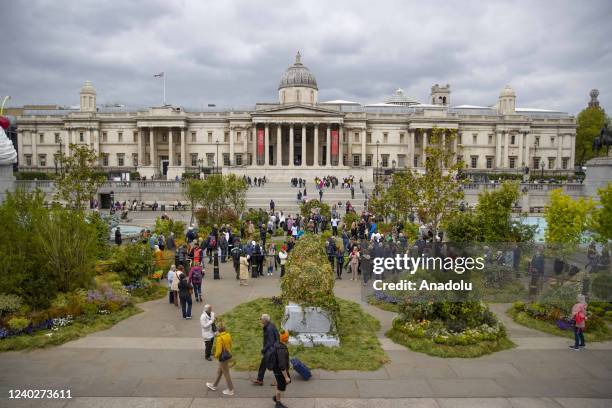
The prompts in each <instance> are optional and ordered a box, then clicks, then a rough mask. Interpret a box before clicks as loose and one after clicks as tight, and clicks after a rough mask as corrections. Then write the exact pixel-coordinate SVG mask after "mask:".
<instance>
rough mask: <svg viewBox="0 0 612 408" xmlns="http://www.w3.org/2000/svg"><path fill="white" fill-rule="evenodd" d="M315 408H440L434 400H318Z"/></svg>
mask: <svg viewBox="0 0 612 408" xmlns="http://www.w3.org/2000/svg"><path fill="white" fill-rule="evenodd" d="M291 408H293V406H292V407H291ZM315 408H439V406H438V404H437V403H436V401H435V400H434V399H433V398H397V399H388V398H387V399H385V398H371V399H353V398H351V399H338V398H333V399H326V398H317V399H316V400H315Z"/></svg>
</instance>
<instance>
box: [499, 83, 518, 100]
mask: <svg viewBox="0 0 612 408" xmlns="http://www.w3.org/2000/svg"><path fill="white" fill-rule="evenodd" d="M499 96H500V98H503V97H504V96H514V97H516V93H514V89H512V88H510V85H506V86H505V87H504V89H502V90H501V93H500V94H499Z"/></svg>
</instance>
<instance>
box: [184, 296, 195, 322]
mask: <svg viewBox="0 0 612 408" xmlns="http://www.w3.org/2000/svg"><path fill="white" fill-rule="evenodd" d="M192 302H193V301H192V300H191V296H189V297H186V298H184V297H182V298H181V309H182V311H183V319H184V318H185V317H191V304H192Z"/></svg>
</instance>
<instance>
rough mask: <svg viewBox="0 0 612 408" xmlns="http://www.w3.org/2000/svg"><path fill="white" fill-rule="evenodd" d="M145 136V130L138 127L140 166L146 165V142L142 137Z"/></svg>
mask: <svg viewBox="0 0 612 408" xmlns="http://www.w3.org/2000/svg"><path fill="white" fill-rule="evenodd" d="M143 137H144V132H143V131H142V129H138V167H140V166H143V165H144V149H143V146H144V143H143V140H142V138H143Z"/></svg>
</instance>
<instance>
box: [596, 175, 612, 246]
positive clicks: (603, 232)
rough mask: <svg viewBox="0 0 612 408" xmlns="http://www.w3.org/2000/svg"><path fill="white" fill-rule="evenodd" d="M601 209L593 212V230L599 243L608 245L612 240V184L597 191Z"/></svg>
mask: <svg viewBox="0 0 612 408" xmlns="http://www.w3.org/2000/svg"><path fill="white" fill-rule="evenodd" d="M597 192H598V193H599V207H598V208H596V209H595V210H594V211H593V225H592V230H593V232H595V234H596V237H597V239H598V241H600V242H602V243H608V242H609V241H611V240H612V183H608V185H607V186H606V187H604V188H600V189H599V190H597Z"/></svg>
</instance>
